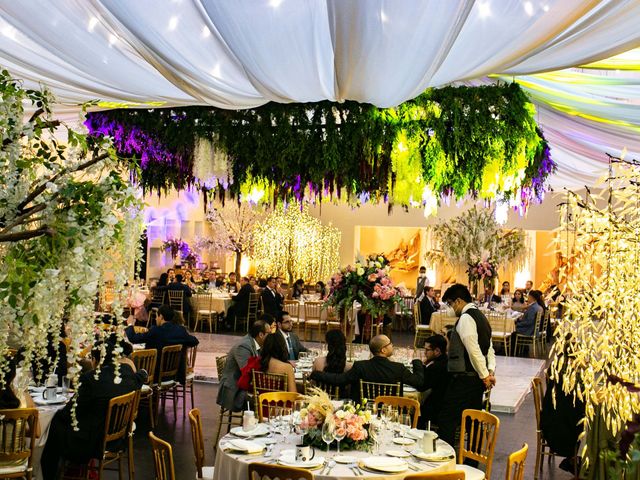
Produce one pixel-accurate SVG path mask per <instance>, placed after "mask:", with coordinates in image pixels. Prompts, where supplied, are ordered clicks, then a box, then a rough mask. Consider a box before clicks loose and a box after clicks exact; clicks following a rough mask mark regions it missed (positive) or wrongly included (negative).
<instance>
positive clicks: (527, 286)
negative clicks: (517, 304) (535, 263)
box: [524, 280, 533, 295]
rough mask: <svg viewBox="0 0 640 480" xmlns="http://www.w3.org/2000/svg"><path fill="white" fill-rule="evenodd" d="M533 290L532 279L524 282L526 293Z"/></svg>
mask: <svg viewBox="0 0 640 480" xmlns="http://www.w3.org/2000/svg"><path fill="white" fill-rule="evenodd" d="M531 290H533V282H532V281H531V280H527V282H526V283H525V284H524V294H525V295H529V292H530V291H531Z"/></svg>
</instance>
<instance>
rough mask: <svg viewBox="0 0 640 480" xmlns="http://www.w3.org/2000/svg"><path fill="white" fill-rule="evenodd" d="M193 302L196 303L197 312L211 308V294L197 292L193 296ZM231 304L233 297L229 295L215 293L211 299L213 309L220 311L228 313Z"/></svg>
mask: <svg viewBox="0 0 640 480" xmlns="http://www.w3.org/2000/svg"><path fill="white" fill-rule="evenodd" d="M192 299H193V300H192V302H193V305H194V309H195V312H197V311H198V310H208V309H209V296H208V295H207V294H204V293H196V294H194V295H193V297H192ZM230 305H231V297H230V296H227V295H213V299H212V301H211V308H212V310H214V311H216V312H218V313H224V314H226V313H227V310H229V306H230Z"/></svg>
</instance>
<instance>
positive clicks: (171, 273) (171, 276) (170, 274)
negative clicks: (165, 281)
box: [167, 268, 176, 283]
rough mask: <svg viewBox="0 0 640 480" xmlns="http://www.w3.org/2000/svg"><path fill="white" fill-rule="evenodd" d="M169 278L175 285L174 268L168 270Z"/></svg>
mask: <svg viewBox="0 0 640 480" xmlns="http://www.w3.org/2000/svg"><path fill="white" fill-rule="evenodd" d="M167 277H168V278H169V283H173V282H175V280H176V271H175V270H174V269H173V268H170V269H169V270H167Z"/></svg>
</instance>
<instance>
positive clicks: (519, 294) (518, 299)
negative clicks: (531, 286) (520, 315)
mask: <svg viewBox="0 0 640 480" xmlns="http://www.w3.org/2000/svg"><path fill="white" fill-rule="evenodd" d="M526 308H527V303H526V299H525V298H524V292H523V291H522V290H516V291H515V292H513V298H512V299H511V310H516V311H518V312H523V311H524V310H525V309H526Z"/></svg>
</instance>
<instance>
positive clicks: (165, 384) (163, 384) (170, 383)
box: [160, 380, 176, 388]
mask: <svg viewBox="0 0 640 480" xmlns="http://www.w3.org/2000/svg"><path fill="white" fill-rule="evenodd" d="M175 384H176V381H175V380H165V381H164V382H161V383H160V388H164V387H171V386H173V385H175Z"/></svg>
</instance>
